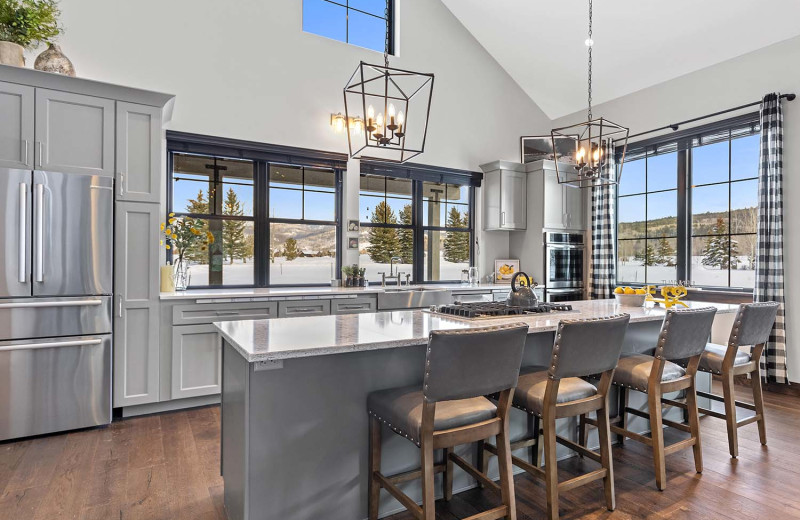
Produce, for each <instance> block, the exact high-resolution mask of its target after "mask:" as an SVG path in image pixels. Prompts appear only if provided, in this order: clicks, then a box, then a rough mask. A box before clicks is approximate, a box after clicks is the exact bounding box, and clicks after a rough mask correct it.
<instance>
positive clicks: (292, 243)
mask: <svg viewBox="0 0 800 520" xmlns="http://www.w3.org/2000/svg"><path fill="white" fill-rule="evenodd" d="M283 256H285V257H286V261H287V262H291V261H292V260H294V259H295V258H297V257H298V256H300V250H299V249H298V248H297V240H295V239H293V238H292V237H289V238H287V239H286V243H285V244H284V246H283Z"/></svg>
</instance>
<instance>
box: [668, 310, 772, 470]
mask: <svg viewBox="0 0 800 520" xmlns="http://www.w3.org/2000/svg"><path fill="white" fill-rule="evenodd" d="M777 314H778V303H776V302H763V303H743V304H741V305H740V306H739V311H738V312H737V314H736V320H735V321H734V322H733V328H732V329H731V335H730V339H729V340H728V345H727V346H725V345H716V344H714V343H709V344H708V345H706V349H705V352H703V356H702V357H701V358H700V365H699V366H698V370H700V371H702V372H709V373H711V374H715V375H718V376H721V377H722V396H718V395H716V394H712V393H708V392H697V395H699V396H701V397H707V398H709V399H713V400H715V401H721V402H723V403H725V413H719V412H715V411H713V410H707V409H705V408H700V413H703V414H705V415H710V416H712V417H716V418H718V419H725V422H726V423H727V427H728V449H729V450H730V453H731V457H734V458H735V457H737V456H738V455H739V440H738V430H739V427H741V426H744V425H746V424H750V423H753V422H758V437H759V439H760V440H761V444H764V445H766V444H767V428H766V424H765V422H764V397H763V395H762V394H761V377H760V376H759V364H760V363H761V355H762V354H763V353H764V345H765V344H766V343H767V341H768V340H769V335H770V333H771V332H772V327H773V325H774V324H775V317H776V316H777ZM747 346H749V347H751V349H750V352H747V351H744V350H741V349H740V348H739V347H747ZM681 364H683V365H684V366H685V364H686V363H685V362H683V363H681ZM747 374H750V379H751V384H752V387H753V404H749V403H743V402H741V401H737V400H736V396H735V395H734V393H733V378H734V376H740V375H747ZM669 404H674V405H675V406H680V407H682V408H685V403H680V402H669ZM737 406H739V407H741V408H745V409H747V410H751V411H754V412H755V415H752V416H750V417H747V418H745V419H742V420H739V421H737V420H736V407H737Z"/></svg>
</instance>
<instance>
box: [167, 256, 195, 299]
mask: <svg viewBox="0 0 800 520" xmlns="http://www.w3.org/2000/svg"><path fill="white" fill-rule="evenodd" d="M172 279H173V283H174V285H175V290H176V291H185V290H186V289H188V288H189V282H190V281H191V274H190V273H189V262H187V261H186V260H183V259H179V260H178V261H177V262H176V263H175V269H174V270H173V272H172Z"/></svg>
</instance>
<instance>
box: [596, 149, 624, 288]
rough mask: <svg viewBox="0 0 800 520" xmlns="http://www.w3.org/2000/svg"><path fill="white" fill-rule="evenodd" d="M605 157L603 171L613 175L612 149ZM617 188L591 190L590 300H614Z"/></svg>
mask: <svg viewBox="0 0 800 520" xmlns="http://www.w3.org/2000/svg"><path fill="white" fill-rule="evenodd" d="M606 157H609V160H608V161H607V162H606V166H605V167H606V168H610V169H611V170H612V171H614V172H615V173H616V164H615V163H614V160H613V157H614V149H613V145H612V147H611V149H610V150H608V153H607V154H606ZM616 189H617V185H616V184H606V185H598V186H592V261H591V264H590V268H591V269H590V275H589V276H590V285H589V298H590V299H592V300H601V299H604V298H613V297H614V285H615V284H616V283H617V273H616V269H617V260H616V255H615V247H616V239H615V237H614V235H615V233H616V220H617V217H616V200H617V197H616Z"/></svg>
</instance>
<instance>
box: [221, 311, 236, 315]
mask: <svg viewBox="0 0 800 520" xmlns="http://www.w3.org/2000/svg"><path fill="white" fill-rule="evenodd" d="M238 314H239V311H217V316H237V315H238Z"/></svg>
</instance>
